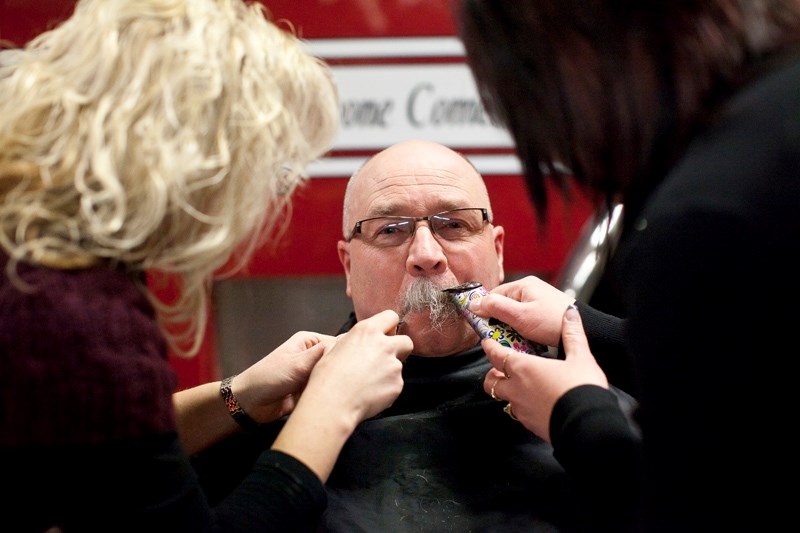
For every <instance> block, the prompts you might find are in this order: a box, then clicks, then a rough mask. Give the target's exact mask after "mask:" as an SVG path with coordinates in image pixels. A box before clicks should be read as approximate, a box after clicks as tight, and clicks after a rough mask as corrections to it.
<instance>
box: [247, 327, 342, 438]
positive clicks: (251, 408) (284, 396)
mask: <svg viewBox="0 0 800 533" xmlns="http://www.w3.org/2000/svg"><path fill="white" fill-rule="evenodd" d="M335 343H336V338H335V337H333V336H331V335H323V334H321V333H314V332H311V331H299V332H297V333H295V334H294V335H292V336H291V337H289V339H288V340H286V342H284V343H283V344H281V345H280V346H278V347H277V348H275V349H274V350H273V351H272V352H270V353H269V354H268V355H266V356H265V357H263V358H261V359H260V360H259V361H258V362H256V363H255V364H253V365H252V366H250V367H249V368H247V370H244V371H243V372H242V373H240V374H239V375H237V376H236V377H235V378H234V379H233V383H232V384H231V385H232V390H233V393H234V395H235V396H236V398H237V399H238V400H239V404H240V405H241V406H242V408H243V409H244V410H245V412H246V413H247V414H249V415H250V416H251V417H252V418H253V419H255V420H256V421H258V422H261V423H263V422H269V421H271V420H275V419H277V418H280V417H281V416H284V415H286V414H289V413H290V412H291V411H292V409H294V406H295V404H296V403H297V399H298V398H299V396H300V393H302V392H303V389H304V388H305V386H306V383H307V381H308V377H309V375H310V374H311V370H312V369H313V368H314V365H315V364H316V363H317V361H319V359H320V357H322V355H323V353H325V351H326V350H328V349H330V348H331V347H332V346H333V345H334V344H335Z"/></svg>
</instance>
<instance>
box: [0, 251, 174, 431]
mask: <svg viewBox="0 0 800 533" xmlns="http://www.w3.org/2000/svg"><path fill="white" fill-rule="evenodd" d="M6 263H7V256H5V255H2V254H0V268H2V270H0V445H4V446H20V445H22V446H27V445H45V446H54V445H55V446H58V445H70V444H79V445H80V444H96V443H103V442H114V441H119V440H125V439H129V438H131V437H140V436H143V435H150V434H153V433H162V432H166V431H174V430H175V427H176V425H175V415H174V411H173V405H172V392H173V390H174V387H175V385H176V378H175V375H174V372H173V371H172V369H171V368H170V366H169V364H168V361H167V348H166V342H165V339H164V336H163V335H162V333H161V332H160V330H159V328H158V326H157V324H156V321H155V318H154V310H153V308H152V306H151V305H150V303H149V302H148V300H147V298H146V297H145V296H144V294H143V293H142V292H141V290H140V289H139V287H138V284H137V282H136V280H135V279H134V278H133V277H131V276H130V275H129V274H126V273H125V272H124V271H123V270H113V269H110V268H107V267H93V268H87V269H79V270H56V269H49V268H42V267H34V266H31V265H27V264H20V265H19V267H18V269H17V271H18V273H19V276H20V278H21V279H22V280H23V281H24V282H25V283H27V284H28V285H29V286H30V289H29V290H21V289H20V288H19V287H18V286H17V285H15V284H14V283H12V282H11V280H10V279H9V277H8V275H7V273H6V271H5V266H6Z"/></svg>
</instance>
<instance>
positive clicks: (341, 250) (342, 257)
mask: <svg viewBox="0 0 800 533" xmlns="http://www.w3.org/2000/svg"><path fill="white" fill-rule="evenodd" d="M336 252H337V253H338V254H339V262H341V263H342V266H343V267H344V276H345V278H346V280H347V286H346V288H345V294H347V297H348V298H352V297H353V291H352V290H351V289H350V243H349V242H347V241H339V242H337V243H336Z"/></svg>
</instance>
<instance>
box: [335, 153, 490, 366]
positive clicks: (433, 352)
mask: <svg viewBox="0 0 800 533" xmlns="http://www.w3.org/2000/svg"><path fill="white" fill-rule="evenodd" d="M355 179H356V180H357V181H356V182H355V183H354V184H353V188H352V190H351V191H350V194H349V197H348V206H347V207H346V209H345V222H346V224H347V227H348V234H349V232H350V231H351V230H352V228H353V226H354V225H355V223H356V222H357V221H360V220H363V219H366V218H370V217H377V216H387V215H388V216H392V215H394V216H414V217H416V216H427V215H432V214H435V213H440V212H442V211H448V210H451V209H458V208H467V207H470V208H471V207H478V208H489V198H488V195H487V193H486V188H485V186H484V184H483V180H482V178H481V177H480V175H479V174H478V173H477V172H476V171H475V169H474V168H473V167H472V165H470V164H469V162H467V161H466V160H464V159H463V158H462V157H461V156H460V155H458V154H457V153H455V152H453V151H451V150H449V149H447V148H445V147H443V146H439V145H436V144H433V143H427V142H421V141H410V142H406V143H401V144H399V145H395V146H393V147H392V148H390V149H388V150H386V151H384V152H382V153H381V154H378V155H377V156H375V157H374V158H373V159H372V160H371V161H370V162H368V163H367V165H365V166H364V168H362V169H361V171H360V172H359V173H358V175H357V177H356V178H355ZM503 238H504V230H503V228H502V227H500V226H493V225H491V224H489V223H486V224H485V225H483V227H482V229H481V230H480V231H479V232H478V233H477V234H475V235H470V236H469V237H467V238H464V239H458V240H453V241H448V240H445V239H443V238H442V237H439V236H437V235H434V234H433V233H432V232H431V230H430V226H429V222H428V221H419V222H417V225H416V232H415V233H414V234H413V236H411V237H410V238H409V239H408V240H406V241H405V242H403V243H402V244H399V245H397V246H390V247H379V246H375V245H374V244H370V243H368V242H367V241H366V239H363V238H362V237H361V236H358V235H357V236H355V237H354V238H353V239H352V240H351V241H350V242H345V241H339V243H338V252H339V258H340V260H341V262H342V265H343V266H344V269H345V274H346V276H347V295H348V296H350V298H352V300H353V306H354V308H355V312H356V317H357V318H358V319H359V320H362V319H364V318H367V317H370V316H372V315H374V314H375V313H378V312H380V311H383V310H385V309H393V310H395V311H397V313H398V314H399V315H400V318H401V320H403V321H404V324H403V325H402V326H401V328H400V332H401V333H404V334H407V335H409V336H411V339H412V340H413V341H414V353H415V354H417V355H430V356H441V355H450V354H453V353H457V352H459V351H461V350H464V349H466V348H469V347H471V346H474V345H475V343H476V342H477V341H478V336H477V335H476V334H475V333H474V332H473V331H472V328H471V327H470V326H469V324H468V323H467V321H466V320H464V319H463V318H461V317H460V315H457V314H455V313H454V311H453V310H451V309H450V307H449V306H445V308H444V309H443V310H441V309H440V310H437V309H436V306H434V315H440V313H439V312H438V311H442V312H443V313H444V316H443V317H442V316H434V317H433V318H434V319H435V322H434V323H432V321H431V312H430V308H429V306H428V305H426V304H425V302H427V301H430V300H431V298H436V297H439V296H440V292H441V289H443V288H447V287H452V286H455V285H458V284H459V283H463V282H467V281H478V282H480V283H482V284H483V285H484V287H486V288H487V289H492V288H494V287H496V286H497V285H498V284H500V283H502V281H503V275H504V274H503ZM444 300H445V301H447V299H446V298H444Z"/></svg>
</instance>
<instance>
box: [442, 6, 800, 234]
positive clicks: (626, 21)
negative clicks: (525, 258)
mask: <svg viewBox="0 0 800 533" xmlns="http://www.w3.org/2000/svg"><path fill="white" fill-rule="evenodd" d="M456 5H457V6H460V8H459V9H457V10H456V19H457V24H458V31H459V33H460V37H461V38H462V40H463V42H464V46H465V49H466V53H467V62H468V64H469V66H470V68H471V70H472V74H473V76H474V78H475V81H476V84H477V87H478V91H479V93H480V95H481V99H482V101H483V103H484V105H485V106H486V109H487V112H488V113H489V115H490V116H491V117H492V118H493V119H494V120H496V121H497V122H498V123H500V124H502V125H503V126H505V127H506V128H507V129H508V130H509V132H510V133H511V135H512V137H513V138H514V140H515V143H516V148H517V151H518V154H519V156H520V159H521V161H522V164H523V169H524V172H525V176H526V181H527V185H528V191H529V193H530V195H531V200H532V202H533V203H534V206H535V207H536V208H537V213H539V215H540V217H542V218H544V213H545V210H546V207H547V190H548V187H547V182H551V183H552V184H555V185H556V186H557V188H559V189H561V190H562V191H565V192H569V190H570V188H571V186H573V185H577V186H578V187H579V188H582V189H584V191H585V192H587V193H589V194H590V195H591V196H592V197H593V198H594V199H595V200H596V201H597V202H598V203H599V204H600V205H605V206H608V205H612V204H613V203H614V202H615V201H621V202H624V203H625V205H626V216H629V215H631V214H632V213H635V212H636V211H637V210H638V207H640V206H641V204H642V203H643V202H644V201H645V199H646V198H647V196H648V195H649V194H650V192H652V190H653V188H654V187H655V186H656V185H657V184H658V183H659V182H660V181H661V180H663V178H664V176H665V175H666V173H667V172H668V170H669V168H670V167H671V166H672V165H673V164H674V163H675V161H676V159H677V158H678V157H679V156H680V154H681V153H682V151H683V150H684V148H685V147H686V145H687V143H688V142H689V140H690V139H691V137H692V136H693V135H694V134H695V133H696V132H697V131H698V130H699V129H701V128H703V127H704V125H705V124H706V123H707V121H708V120H709V119H711V118H712V117H713V115H714V113H715V111H716V110H717V109H718V108H719V106H720V105H721V104H722V103H724V101H725V99H726V98H727V97H728V96H729V95H730V93H731V92H732V91H733V90H735V89H736V88H737V87H739V86H740V85H741V84H742V83H744V82H745V81H746V80H747V79H748V76H749V73H750V69H751V68H752V67H753V66H754V65H756V64H758V63H759V62H760V60H762V59H763V58H765V57H767V56H770V55H772V54H774V53H775V52H780V51H782V50H784V49H786V48H787V47H789V46H790V45H794V44H796V43H797V42H798V41H799V40H800V0H749V1H748V0H661V1H656V0H653V1H649V2H637V1H632V0H608V1H598V0H457V4H456Z"/></svg>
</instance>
